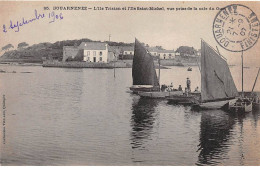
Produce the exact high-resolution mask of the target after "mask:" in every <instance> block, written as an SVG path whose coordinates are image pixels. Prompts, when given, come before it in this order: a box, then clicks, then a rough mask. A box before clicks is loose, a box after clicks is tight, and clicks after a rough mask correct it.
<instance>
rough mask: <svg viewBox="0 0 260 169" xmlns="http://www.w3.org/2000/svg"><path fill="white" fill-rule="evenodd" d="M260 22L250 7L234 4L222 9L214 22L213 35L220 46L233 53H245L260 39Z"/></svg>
mask: <svg viewBox="0 0 260 169" xmlns="http://www.w3.org/2000/svg"><path fill="white" fill-rule="evenodd" d="M259 28H260V25H259V20H258V18H257V16H256V14H255V13H254V12H253V11H252V10H251V9H250V8H248V7H246V6H244V5H240V4H232V5H228V6H226V7H224V8H222V9H221V10H220V11H219V12H218V14H217V15H216V17H215V19H214V22H213V34H214V38H215V39H216V41H217V42H218V44H219V45H220V46H221V47H223V48H225V49H226V50H228V51H231V52H241V51H245V50H247V49H249V48H251V47H252V46H254V45H255V44H256V42H257V40H258V38H259V35H260V34H259Z"/></svg>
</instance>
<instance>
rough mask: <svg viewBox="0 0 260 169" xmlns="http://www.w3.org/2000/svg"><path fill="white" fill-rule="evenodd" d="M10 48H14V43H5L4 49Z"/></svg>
mask: <svg viewBox="0 0 260 169" xmlns="http://www.w3.org/2000/svg"><path fill="white" fill-rule="evenodd" d="M10 48H14V46H13V45H12V44H8V45H5V46H4V47H2V50H5V51H6V50H7V51H9V49H10Z"/></svg>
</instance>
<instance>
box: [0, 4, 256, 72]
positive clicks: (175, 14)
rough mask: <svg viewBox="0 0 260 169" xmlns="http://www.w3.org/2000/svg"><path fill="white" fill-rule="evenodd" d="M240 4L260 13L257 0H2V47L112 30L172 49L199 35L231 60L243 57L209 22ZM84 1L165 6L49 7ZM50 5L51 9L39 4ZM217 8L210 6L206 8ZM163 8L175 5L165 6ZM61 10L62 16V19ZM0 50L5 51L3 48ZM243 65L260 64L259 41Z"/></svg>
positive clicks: (98, 36) (101, 35)
mask: <svg viewBox="0 0 260 169" xmlns="http://www.w3.org/2000/svg"><path fill="white" fill-rule="evenodd" d="M237 3H239V4H243V5H246V6H248V7H249V8H250V9H252V10H253V11H254V12H255V13H256V15H257V16H258V18H259V17H260V8H259V7H260V2H241V1H240V2H234V1H233V2H214V1H213V2H162V1H159V2H154V1H152V2H145V1H142V2H127V1H124V2H79V1H78V2H75V1H74V2H64V1H63V2H50V1H49V2H15V1H14V2H3V1H0V11H1V15H0V47H3V46H4V45H6V44H9V43H11V44H13V45H14V46H15V47H17V44H18V43H20V42H27V43H28V44H29V45H33V44H37V43H41V42H52V43H53V42H56V41H61V40H73V39H81V38H89V39H92V40H101V41H106V40H108V39H109V34H111V41H116V42H127V43H133V42H134V39H135V37H136V38H138V39H139V40H140V41H141V42H144V43H146V44H149V45H150V46H156V45H158V46H162V47H164V48H165V49H174V50H176V49H177V48H178V47H179V46H184V45H185V46H192V47H194V48H196V49H199V48H200V46H201V39H203V40H205V41H206V42H207V43H208V44H210V45H211V46H212V47H214V48H216V46H217V47H218V49H219V51H220V53H221V54H222V55H223V56H225V57H226V58H227V61H228V63H229V64H239V63H241V53H234V52H229V51H227V50H225V49H224V48H222V47H221V46H219V45H218V43H217V42H216V40H215V39H214V36H213V32H212V26H213V21H214V18H215V16H216V14H217V13H218V10H216V8H222V7H225V6H227V5H230V4H237ZM67 6H84V7H88V8H92V9H93V8H94V7H95V8H98V7H121V8H123V7H127V8H128V7H164V9H165V10H164V11H155V10H153V11H137V10H62V11H61V10H53V7H67ZM44 7H49V9H50V10H43V8H44ZM189 7H190V8H191V9H194V7H196V8H197V9H199V8H204V7H205V8H207V10H197V11H195V10H178V11H176V8H186V9H187V8H189ZM210 7H211V8H214V9H215V10H209V8H210ZM167 8H175V10H174V11H168V10H167ZM35 10H37V13H38V14H43V13H44V14H45V16H46V17H45V18H40V19H38V20H35V21H33V22H31V23H28V24H25V25H23V26H21V27H20V29H19V32H15V31H14V30H16V29H7V32H6V33H4V32H3V25H5V26H6V27H9V26H10V21H12V23H13V24H14V23H16V22H17V21H18V22H23V18H24V19H25V20H29V19H31V18H34V16H35ZM53 11H54V12H55V15H58V16H59V17H58V18H59V19H56V20H55V22H52V23H49V22H50V21H51V19H50V18H48V17H47V16H48V14H49V13H51V12H53ZM60 16H62V18H63V19H60ZM2 53H3V52H2ZM2 53H1V54H2ZM244 63H245V65H246V66H255V67H260V42H259V41H258V42H257V43H256V44H255V45H254V46H253V47H252V48H251V49H249V50H247V51H245V52H244Z"/></svg>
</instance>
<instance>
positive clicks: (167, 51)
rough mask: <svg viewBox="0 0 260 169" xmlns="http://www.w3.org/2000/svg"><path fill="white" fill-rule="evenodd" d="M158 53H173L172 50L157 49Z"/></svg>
mask: <svg viewBox="0 0 260 169" xmlns="http://www.w3.org/2000/svg"><path fill="white" fill-rule="evenodd" d="M158 53H174V50H158Z"/></svg>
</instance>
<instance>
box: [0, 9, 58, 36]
mask: <svg viewBox="0 0 260 169" xmlns="http://www.w3.org/2000/svg"><path fill="white" fill-rule="evenodd" d="M48 16H49V17H46V15H45V14H44V13H41V14H40V13H38V11H37V10H36V9H35V10H34V17H33V18H32V19H25V18H24V17H23V19H22V20H21V21H16V22H13V21H12V20H10V24H9V27H8V29H10V30H14V31H15V32H19V31H20V28H21V27H23V26H24V25H28V24H29V23H32V22H35V21H38V20H43V19H44V18H48V19H49V20H50V21H49V23H53V22H55V21H56V20H62V19H63V15H62V13H59V14H58V15H57V14H55V12H50V13H49V14H48ZM3 32H4V33H7V27H6V25H5V24H3Z"/></svg>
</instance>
